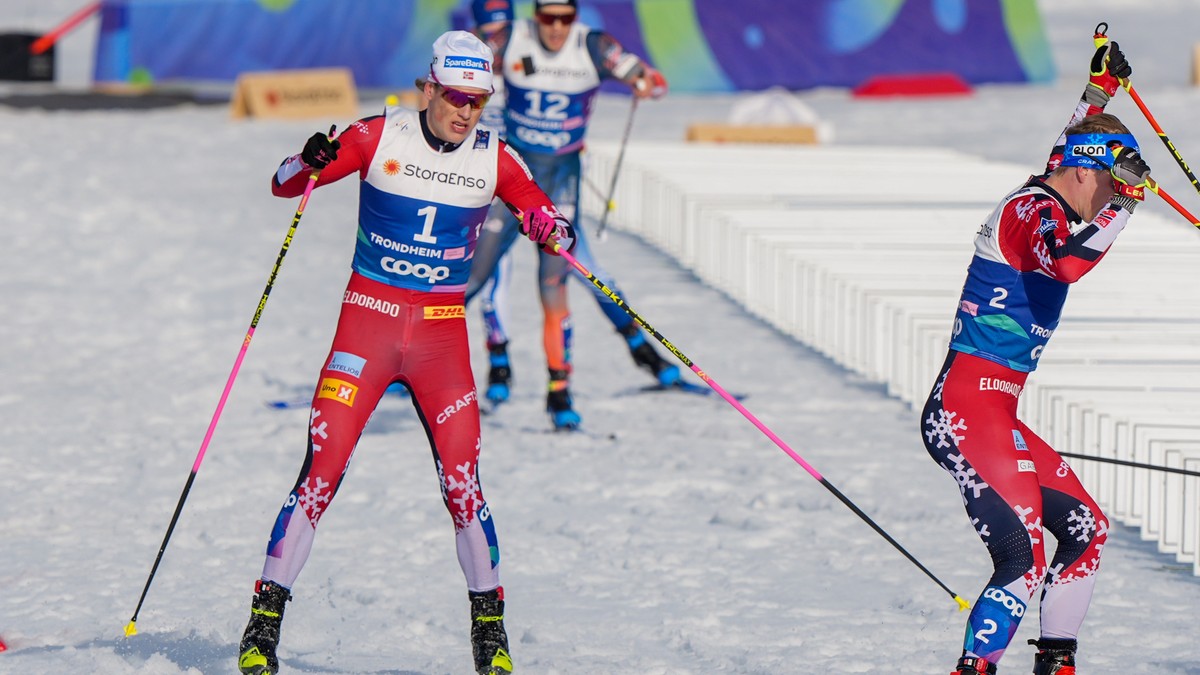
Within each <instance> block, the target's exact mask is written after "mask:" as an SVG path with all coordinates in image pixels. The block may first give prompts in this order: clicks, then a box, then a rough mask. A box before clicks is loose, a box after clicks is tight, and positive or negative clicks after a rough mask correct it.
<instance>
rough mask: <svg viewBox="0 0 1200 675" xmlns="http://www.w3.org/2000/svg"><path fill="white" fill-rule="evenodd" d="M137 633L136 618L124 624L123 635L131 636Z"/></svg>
mask: <svg viewBox="0 0 1200 675" xmlns="http://www.w3.org/2000/svg"><path fill="white" fill-rule="evenodd" d="M134 635H137V620H136V619H134V620H132V621H130V622H129V623H127V624H125V637H133V636H134Z"/></svg>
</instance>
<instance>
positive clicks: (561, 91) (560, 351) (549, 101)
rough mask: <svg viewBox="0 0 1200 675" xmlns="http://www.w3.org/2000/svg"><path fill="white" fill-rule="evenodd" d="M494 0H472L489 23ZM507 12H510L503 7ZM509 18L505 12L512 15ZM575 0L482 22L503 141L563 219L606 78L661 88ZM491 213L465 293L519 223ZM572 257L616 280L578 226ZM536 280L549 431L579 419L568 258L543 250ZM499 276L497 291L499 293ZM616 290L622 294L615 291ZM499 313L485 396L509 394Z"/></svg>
mask: <svg viewBox="0 0 1200 675" xmlns="http://www.w3.org/2000/svg"><path fill="white" fill-rule="evenodd" d="M497 1H498V0H491V2H487V1H486V0H477V1H476V3H475V6H476V9H475V14H474V15H475V17H476V21H477V22H481V23H482V21H481V20H482V19H487V20H488V22H489V23H495V22H496V20H497V17H498V16H499V14H498V13H497V12H496V11H495V10H497V9H498V8H497V7H496V6H495V4H496V2H497ZM510 12H511V10H510ZM509 16H510V17H511V14H509ZM576 17H577V12H576V2H575V0H536V2H535V3H534V17H533V18H532V19H526V20H522V21H517V22H513V23H510V24H509V25H508V26H503V25H500V26H498V27H489V35H488V41H489V44H490V45H491V46H492V48H493V51H494V52H495V53H496V55H497V60H498V63H500V64H502V66H501V67H502V70H500V69H499V68H498V71H497V72H498V73H500V74H502V75H503V77H504V83H505V107H504V119H505V128H506V131H507V137H506V140H507V142H508V143H510V144H512V146H513V147H514V148H516V149H517V150H518V151H520V153H521V156H522V157H524V158H525V161H526V162H527V163H528V165H529V168H530V169H531V170H532V171H533V175H534V178H535V179H536V180H537V182H538V184H539V185H541V186H543V187H544V188H545V190H546V192H547V193H548V194H549V195H550V196H551V197H552V198H553V199H554V202H555V204H557V205H558V206H559V208H560V209H562V211H563V213H564V214H566V216H567V217H568V218H570V219H575V217H576V216H575V214H576V210H577V208H578V204H579V181H580V175H581V159H580V153H581V152H582V151H583V147H584V136H585V135H586V133H587V125H588V118H589V116H590V115H591V112H592V104H593V98H594V97H595V95H596V93H597V91H599V89H600V84H601V82H602V81H603V80H606V79H616V80H619V81H621V82H624V83H625V84H627V85H629V87H630V88H631V89H632V91H633V95H634V96H637V97H639V98H647V97H654V98H658V97H661V96H663V95H665V94H666V91H667V82H666V79H665V78H664V77H663V76H662V74H661V73H660V72H658V71H657V70H655V69H654V68H652V67H650V65H649V64H647V63H645V62H644V61H642V60H641V59H640V58H638V57H637V56H635V55H634V54H631V53H629V52H626V51H624V50H623V49H622V47H621V45H620V44H619V43H618V42H617V41H616V40H615V39H614V38H613V37H612V36H611V35H609V34H607V33H605V32H603V31H599V30H594V29H592V28H590V27H588V26H586V25H584V24H583V23H581V22H578V21H576ZM493 216H496V218H495V220H492V219H489V225H488V226H487V227H485V228H484V231H483V232H482V233H481V234H480V236H479V247H478V248H477V250H476V263H475V268H474V269H472V271H471V281H470V285H469V286H468V289H467V299H468V300H470V299H471V298H472V297H474V295H475V294H476V293H478V292H479V291H480V289H481V288H483V287H484V285H485V283H487V281H488V278H489V277H490V276H491V275H492V273H493V270H494V269H496V267H497V261H499V260H500V259H501V256H503V255H504V253H505V252H506V251H507V250H508V249H509V247H510V246H511V245H512V243H513V241H515V240H516V238H517V221H516V220H515V219H513V218H512V217H511V216H509V214H507V213H504V212H502V211H501V212H493ZM576 236H577V238H578V244H577V248H576V250H575V251H574V255H575V257H576V258H577V259H578V260H579V261H580V262H581V263H582V264H583V265H584V267H586V268H588V270H590V271H591V272H592V273H593V274H594V275H595V276H596V278H597V279H599V280H600V281H601V282H602V283H603V284H604V285H606V286H608V288H610V289H613V290H617V285H616V281H615V280H614V279H613V278H612V276H611V275H610V274H608V273H607V272H606V271H605V270H604V269H603V268H601V267H600V266H599V265H598V264H597V262H596V260H595V258H594V257H593V255H592V252H591V249H590V248H589V247H588V245H587V241H586V240H585V239H584V236H583V232H582V229H580V230H579V231H577V233H576ZM540 257H541V260H540V268H539V270H540V271H539V287H540V291H541V300H542V309H543V312H544V315H545V323H544V329H543V330H544V333H543V344H544V347H545V351H546V362H547V366H548V368H549V370H550V386H549V392H548V394H547V398H546V408H547V412H548V413H549V414H550V418H551V421H552V422H553V424H554V426H555V427H556V428H565V429H570V428H575V427H576V426H578V425H579V423H580V416H579V414H578V413H577V412H576V411H575V409H574V406H573V403H572V399H571V395H570V391H569V388H568V378H569V375H570V373H571V324H570V313H569V309H568V307H567V288H566V283H567V276H568V275H569V269H568V265H567V264H566V262H565V261H564V260H563V259H562V258H556V257H551V256H547V255H542V256H540ZM503 283H504V279H503V277H501V279H500V284H499V285H500V290H501V292H502V291H503V288H502V284H503ZM588 288H589V289H590V290H591V291H592V293H593V296H594V297H595V298H596V300H597V301H598V302H599V303H600V308H601V310H603V312H604V314H605V316H606V317H608V319H609V321H611V322H612V324H613V326H614V327H615V328H616V330H617V332H618V333H620V334H621V335H622V336H624V339H625V341H626V344H627V346H628V347H629V350H630V352H631V354H632V355H633V360H634V362H635V363H636V364H637V365H639V366H641V367H644V368H645V369H647V370H648V371H649V372H650V373H651V374H653V375H654V377H655V378H656V380H657V381H658V382H659V384H660V385H662V386H672V385H674V384H676V382H678V381H679V378H680V370H679V367H678V366H675V365H673V364H671V363H668V362H667V361H666V360H665V359H663V358H662V356H661V355H660V354H659V353H658V352H657V351H655V349H654V347H653V346H652V345H651V344H650V342H648V341H647V340H646V336H645V334H644V333H643V332H642V330H641V329H640V328H639V327H638V325H637V323H636V322H634V320H633V319H632V318H631V317H630V316H629V315H628V314H627V313H625V311H624V310H622V309H621V308H620V307H619V306H618V305H617V304H616V303H614V302H612V300H610V299H609V298H608V297H607V296H606V295H604V293H602V292H601V291H600V290H599V289H598V288H595V287H594V286H592V285H591V284H590V283H589V284H588ZM617 293H618V295H620V292H619V291H617ZM502 316H503V311H500V312H493V313H492V314H490V315H485V321H486V322H487V324H488V338H487V340H488V352H489V359H490V372H489V374H488V383H489V387H488V392H487V395H488V398H489V399H491V400H493V401H497V402H499V401H503V400H506V399H507V398H508V388H509V382H510V378H511V372H512V371H511V363H510V360H509V357H508V351H507V344H508V336H507V333H506V331H505V330H504V327H503V320H502Z"/></svg>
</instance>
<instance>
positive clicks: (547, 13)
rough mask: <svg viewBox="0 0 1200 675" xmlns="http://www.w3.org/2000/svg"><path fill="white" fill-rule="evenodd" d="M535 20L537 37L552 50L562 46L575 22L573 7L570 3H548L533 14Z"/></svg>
mask: <svg viewBox="0 0 1200 675" xmlns="http://www.w3.org/2000/svg"><path fill="white" fill-rule="evenodd" d="M534 19H535V20H537V29H538V38H539V39H540V40H541V41H542V44H543V45H545V46H546V49H549V50H550V51H552V52H556V51H558V50H560V49H562V48H563V45H565V44H566V43H567V34H568V33H570V32H571V24H572V23H574V22H575V9H574V8H573V7H571V6H570V5H548V6H546V7H543V8H541V9H539V10H538V11H537V13H536V14H534Z"/></svg>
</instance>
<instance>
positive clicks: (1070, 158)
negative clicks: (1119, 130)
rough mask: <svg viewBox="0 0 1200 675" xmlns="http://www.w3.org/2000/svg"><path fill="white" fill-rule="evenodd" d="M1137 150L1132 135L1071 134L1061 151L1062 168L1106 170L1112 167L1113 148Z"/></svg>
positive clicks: (1136, 144) (1135, 141)
mask: <svg viewBox="0 0 1200 675" xmlns="http://www.w3.org/2000/svg"><path fill="white" fill-rule="evenodd" d="M1117 147H1126V148H1132V149H1134V150H1137V149H1138V143H1137V139H1136V138H1134V137H1133V135H1132V134H1071V135H1069V136H1067V145H1066V147H1065V148H1064V149H1063V159H1062V166H1082V167H1084V168H1087V169H1104V170H1106V171H1107V170H1108V168H1109V167H1111V166H1112V165H1113V161H1114V160H1113V154H1112V151H1113V148H1117Z"/></svg>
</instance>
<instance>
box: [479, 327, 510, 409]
mask: <svg viewBox="0 0 1200 675" xmlns="http://www.w3.org/2000/svg"><path fill="white" fill-rule="evenodd" d="M511 384H512V366H511V364H510V363H509V360H508V343H507V342H502V343H500V344H498V345H488V387H487V392H485V394H484V396H485V397H486V398H487V400H489V401H491V402H492V403H503V402H505V401H507V400H508V397H509V389H510V386H511Z"/></svg>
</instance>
